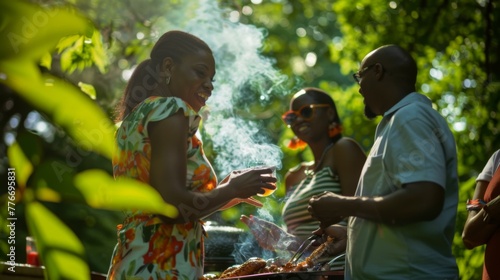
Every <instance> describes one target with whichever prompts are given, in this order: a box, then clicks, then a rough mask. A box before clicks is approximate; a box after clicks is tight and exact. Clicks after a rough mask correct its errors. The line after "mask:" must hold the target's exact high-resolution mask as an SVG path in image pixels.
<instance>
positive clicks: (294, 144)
mask: <svg viewBox="0 0 500 280" xmlns="http://www.w3.org/2000/svg"><path fill="white" fill-rule="evenodd" d="M306 147H307V143H306V142H304V141H302V140H301V139H299V138H298V137H297V136H294V137H293V138H292V139H290V141H289V142H288V145H287V148H289V149H292V150H297V149H301V150H302V149H305V148H306Z"/></svg>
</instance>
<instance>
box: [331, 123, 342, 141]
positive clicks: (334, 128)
mask: <svg viewBox="0 0 500 280" xmlns="http://www.w3.org/2000/svg"><path fill="white" fill-rule="evenodd" d="M340 133H342V126H341V125H340V124H338V123H336V122H333V123H331V124H330V126H329V128H328V136H329V137H330V138H334V137H335V136H337V135H339V134H340Z"/></svg>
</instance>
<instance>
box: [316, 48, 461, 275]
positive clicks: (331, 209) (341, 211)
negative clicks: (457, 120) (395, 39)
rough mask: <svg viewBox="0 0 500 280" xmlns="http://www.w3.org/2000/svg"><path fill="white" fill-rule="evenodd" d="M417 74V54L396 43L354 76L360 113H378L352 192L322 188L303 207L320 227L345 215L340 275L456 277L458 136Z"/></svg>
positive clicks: (378, 51)
mask: <svg viewBox="0 0 500 280" xmlns="http://www.w3.org/2000/svg"><path fill="white" fill-rule="evenodd" d="M416 78H417V66H416V63H415V60H414V59H413V58H412V57H411V55H410V54H409V53H408V52H407V51H405V50H404V49H402V48H401V47H399V46H395V45H387V46H382V47H380V48H378V49H376V50H374V51H372V52H370V53H369V54H368V55H366V56H365V58H364V59H363V61H362V62H361V68H360V70H359V71H358V72H357V73H355V74H354V79H355V80H356V82H357V83H358V84H359V86H360V88H359V92H360V94H361V95H362V96H363V98H364V104H365V115H366V116H367V117H368V118H370V119H372V118H375V117H376V116H382V119H381V121H380V123H379V124H378V126H377V130H376V133H375V141H374V144H373V147H372V148H371V151H370V154H369V156H368V158H367V160H366V163H365V165H364V167H363V171H362V173H361V176H360V180H359V182H358V186H357V190H356V195H355V196H354V197H345V196H340V195H336V194H333V193H324V194H322V195H319V196H316V197H314V198H312V199H311V200H310V205H309V209H308V210H309V212H310V213H311V215H313V216H314V217H316V218H317V219H318V220H320V222H321V227H322V228H324V227H327V226H328V225H330V224H333V223H336V222H338V221H339V220H340V219H342V218H343V217H350V218H349V223H348V228H347V231H348V245H347V251H346V272H345V279H458V269H457V265H456V261H455V258H454V256H453V255H452V251H451V247H452V244H453V235H454V229H455V218H456V211H457V203H458V175H457V154H456V147H455V146H456V145H455V140H454V138H453V134H452V133H451V131H450V129H449V127H448V124H447V123H446V121H445V120H444V118H443V117H442V116H441V115H439V113H438V112H437V111H436V110H434V109H433V108H432V102H431V101H430V100H429V99H428V98H427V97H426V96H424V95H422V94H420V93H417V92H416V91H415V83H416ZM329 213H336V214H337V215H339V216H336V217H333V216H331V214H330V215H329Z"/></svg>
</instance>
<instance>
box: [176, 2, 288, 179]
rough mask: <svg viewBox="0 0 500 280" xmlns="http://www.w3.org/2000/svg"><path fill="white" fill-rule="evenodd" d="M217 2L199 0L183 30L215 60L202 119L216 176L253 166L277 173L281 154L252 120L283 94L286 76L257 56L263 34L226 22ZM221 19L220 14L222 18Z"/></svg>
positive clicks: (235, 23) (259, 30)
mask: <svg viewBox="0 0 500 280" xmlns="http://www.w3.org/2000/svg"><path fill="white" fill-rule="evenodd" d="M227 14H228V11H225V10H223V9H221V8H219V7H218V6H217V1H210V0H200V2H199V6H198V9H197V10H196V12H195V13H194V15H195V17H194V18H190V19H189V21H188V23H187V25H186V26H184V27H183V29H184V30H185V31H187V32H189V33H192V34H194V35H196V36H198V37H200V38H201V39H203V40H204V41H205V42H206V43H207V44H208V45H209V46H210V48H211V49H212V51H213V53H214V57H215V60H216V71H217V73H216V76H215V80H216V82H215V83H214V86H215V89H214V92H213V93H212V96H211V98H210V99H209V100H208V102H207V107H206V108H205V109H206V110H208V111H209V117H208V119H206V120H205V121H204V124H203V125H204V129H205V132H206V133H207V134H208V135H210V137H211V140H212V142H213V149H214V151H215V152H216V157H215V159H214V165H215V168H216V169H217V170H218V171H219V172H220V173H221V174H227V173H229V172H230V171H231V170H235V169H241V168H246V167H250V166H256V165H266V166H276V167H277V169H281V160H282V152H281V149H280V148H279V146H277V145H275V144H274V143H270V139H269V137H268V135H267V134H266V133H265V130H263V128H262V127H261V126H262V124H261V123H260V122H259V121H258V120H255V118H252V117H247V118H244V117H242V116H243V115H247V116H252V114H254V113H253V112H254V111H258V110H259V106H266V104H267V105H268V102H269V101H271V100H272V95H273V94H278V95H280V94H283V86H284V83H285V82H286V77H285V76H284V75H282V74H281V73H280V72H279V71H278V70H276V69H275V67H274V65H273V61H272V60H271V59H269V58H266V57H264V56H263V55H262V54H261V49H262V44H263V41H264V33H263V30H261V29H259V28H257V27H255V26H253V25H245V24H241V23H238V22H232V21H230V20H229V19H228V18H227ZM225 15H226V16H225Z"/></svg>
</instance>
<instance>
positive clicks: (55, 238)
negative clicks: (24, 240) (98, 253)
mask: <svg viewBox="0 0 500 280" xmlns="http://www.w3.org/2000/svg"><path fill="white" fill-rule="evenodd" d="M26 220H27V223H28V228H29V229H30V232H31V234H32V235H33V236H34V237H35V240H36V242H37V243H36V245H37V248H38V250H39V252H40V254H41V261H42V263H43V265H45V271H44V272H45V278H46V279H74V280H79V279H82V280H87V279H89V278H90V270H89V268H88V266H87V263H86V261H85V257H84V256H85V250H84V247H83V245H82V243H81V242H80V241H79V240H78V238H77V236H76V235H75V234H74V233H73V232H72V231H71V230H70V229H69V228H68V227H66V226H65V225H64V223H63V222H61V221H60V220H59V219H58V218H57V217H56V216H55V215H54V214H52V213H51V212H50V211H49V210H48V209H47V208H45V206H43V205H42V204H40V203H38V202H31V203H28V204H27V206H26Z"/></svg>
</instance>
